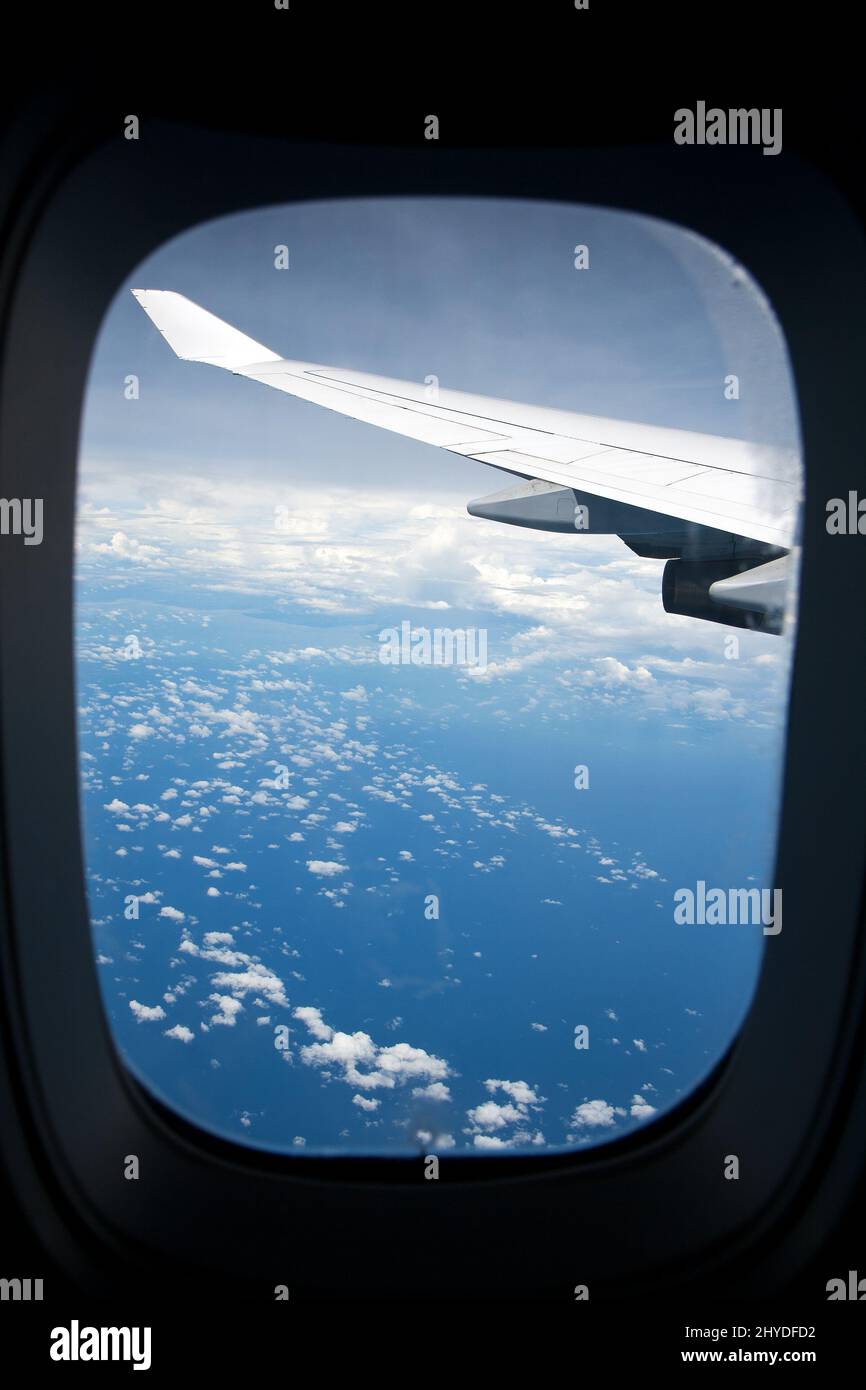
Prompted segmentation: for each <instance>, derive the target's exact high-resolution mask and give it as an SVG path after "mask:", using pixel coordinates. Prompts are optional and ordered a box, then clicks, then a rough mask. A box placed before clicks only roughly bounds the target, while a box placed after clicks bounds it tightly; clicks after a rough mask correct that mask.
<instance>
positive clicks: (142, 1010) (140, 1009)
mask: <svg viewBox="0 0 866 1390" xmlns="http://www.w3.org/2000/svg"><path fill="white" fill-rule="evenodd" d="M129 1007H130V1008H131V1009H132V1012H133V1013H134V1014H135V1017H136V1019H137V1020H138V1022H139V1023H154V1022H156V1021H157V1020H158V1019H160V1018H165V1009H164V1008H163V1007H162V1005H161V1004H156V1005H155V1006H154V1007H153V1008H151V1007H150V1006H149V1005H148V1004H139V1002H138V1000H137V999H130V1001H129Z"/></svg>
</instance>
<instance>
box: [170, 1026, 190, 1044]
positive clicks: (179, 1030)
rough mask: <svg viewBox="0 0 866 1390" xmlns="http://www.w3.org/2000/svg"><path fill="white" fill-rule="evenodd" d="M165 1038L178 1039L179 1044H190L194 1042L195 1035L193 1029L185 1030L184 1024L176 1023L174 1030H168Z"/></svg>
mask: <svg viewBox="0 0 866 1390" xmlns="http://www.w3.org/2000/svg"><path fill="white" fill-rule="evenodd" d="M165 1036H166V1037H167V1038H177V1040H178V1042H183V1043H188V1042H192V1040H193V1036H194V1034H193V1032H192V1029H191V1028H184V1026H183V1024H182V1023H176V1024H175V1026H174V1027H173V1028H166V1030H165Z"/></svg>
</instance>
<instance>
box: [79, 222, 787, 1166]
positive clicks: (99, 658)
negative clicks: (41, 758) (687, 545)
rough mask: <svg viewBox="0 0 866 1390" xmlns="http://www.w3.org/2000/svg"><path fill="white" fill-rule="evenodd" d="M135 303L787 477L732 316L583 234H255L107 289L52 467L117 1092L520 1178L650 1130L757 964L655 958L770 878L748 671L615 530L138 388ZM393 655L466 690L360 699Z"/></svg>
mask: <svg viewBox="0 0 866 1390" xmlns="http://www.w3.org/2000/svg"><path fill="white" fill-rule="evenodd" d="M577 243H585V244H587V245H588V246H589V248H590V269H589V270H588V271H582V272H578V271H576V270H575V269H574V267H573V248H574V246H575V244H577ZM277 244H286V245H288V247H289V252H290V269H289V270H287V271H277V270H275V269H274V264H273V256H274V246H275V245H277ZM133 285H135V286H141V287H145V288H158V289H176V290H179V291H180V292H182V293H184V294H187V295H188V296H189V297H190V298H192V299H194V300H196V301H198V302H199V303H201V304H202V305H203V306H204V307H206V308H208V309H210V310H211V311H213V312H215V313H216V314H218V315H220V316H221V317H223V318H226V319H227V320H229V321H230V322H232V323H233V324H235V325H236V326H237V327H238V328H240V329H241V330H242V331H244V332H246V333H248V334H249V335H250V336H252V337H253V338H255V339H257V340H258V341H261V342H263V343H264V344H266V345H267V346H268V347H270V348H272V349H274V350H276V351H279V352H282V353H285V354H286V355H288V356H292V357H296V358H301V359H304V360H310V361H319V362H324V363H330V364H333V365H342V366H349V367H354V368H356V369H360V370H367V371H373V372H377V373H381V374H385V375H393V376H402V377H405V378H409V379H412V380H423V379H424V378H425V377H426V376H428V375H429V374H435V375H436V376H437V377H438V378H439V380H440V382H441V384H442V385H443V386H453V387H457V388H459V389H465V390H470V391H478V392H482V393H486V394H491V395H496V396H504V397H509V398H512V399H516V400H524V401H529V402H532V403H534V404H540V405H553V406H559V407H563V408H566V409H568V408H570V409H574V410H578V411H583V412H587V413H592V414H601V415H609V416H614V417H619V418H623V419H633V420H643V421H646V422H648V423H658V424H667V425H673V426H678V427H682V428H689V429H697V430H705V431H708V432H715V433H723V434H728V435H732V436H739V437H745V438H752V439H755V440H757V441H759V442H768V443H776V444H783V445H787V446H795V445H796V416H795V409H794V403H793V401H792V399H791V393H790V385H789V380H788V375H787V366H786V362H785V355H784V349H783V345H782V344H781V341H780V339H779V334H778V329H777V327H776V324H775V320H774V318H773V316H772V313H771V312H770V311H769V309H768V306H767V305H766V303H765V302H764V300H763V298H762V296H761V294H760V292H759V291H758V290H757V288H756V287H755V286H754V285H753V284H752V283H751V282H750V281H749V280H748V278H747V277H746V276H744V274H743V272H742V271H741V270H740V269H739V268H738V267H736V266H734V265H733V264H732V263H731V262H730V260H729V259H728V258H727V257H726V256H724V255H723V254H722V253H720V252H718V251H716V250H714V249H713V248H709V247H708V246H707V245H706V243H703V242H701V241H700V240H698V239H697V238H694V237H692V236H691V235H687V234H685V233H681V232H676V230H675V229H668V228H665V227H662V226H661V225H660V224H657V223H653V222H650V221H648V220H647V219H636V218H634V219H633V218H630V217H627V216H624V215H622V214H616V213H611V212H606V211H604V210H597V209H580V208H567V207H561V206H557V205H539V204H528V203H516V202H515V203H507V204H506V203H496V202H482V201H480V200H479V201H469V200H467V201H463V200H460V201H457V200H453V201H452V200H443V201H436V202H433V203H428V204H425V203H423V202H421V201H418V200H415V201H413V200H401V201H387V200H382V201H377V202H364V203H361V202H347V203H326V204H316V205H309V206H303V207H285V208H278V209H268V210H264V211H262V212H259V213H253V214H244V215H241V216H237V217H232V218H228V219H224V220H221V221H220V222H217V223H213V224H209V225H207V226H205V227H203V228H200V229H198V230H195V231H193V232H191V233H188V234H186V235H185V236H183V237H181V238H178V239H176V240H175V241H173V242H171V243H169V244H168V245H167V246H166V247H164V248H163V249H162V250H160V251H159V252H158V253H157V254H156V255H154V256H153V257H151V258H150V259H149V260H148V261H147V262H146V263H145V264H144V265H143V266H141V267H139V268H138V269H137V270H136V271H135V273H134V275H133V276H132V277H130V280H129V282H128V284H127V285H125V286H123V287H122V288H121V290H120V291H119V292H118V295H117V297H116V299H115V302H114V304H113V306H112V308H111V310H110V312H109V314H108V316H107V318H106V321H105V324H104V325H103V329H102V333H101V335H100V340H99V343H98V346H97V350H96V353H95V357H94V362H93V364H92V369H91V383H90V389H89V392H88V399H87V404H86V410H85V419H84V424H83V431H82V444H81V476H80V499H79V528H78V578H79V584H78V609H77V614H78V648H79V657H78V661H79V665H78V680H79V706H80V717H79V727H80V747H81V751H82V763H81V766H82V786H83V805H84V811H85V824H86V843H85V849H86V857H87V863H88V873H89V884H90V894H91V913H92V918H93V922H94V943H95V948H96V951H97V957H98V959H99V960H100V962H101V964H100V971H101V979H102V984H103V994H104V999H105V1003H106V1008H107V1011H108V1014H109V1018H110V1020H111V1024H112V1028H113V1030H114V1034H115V1037H116V1039H117V1041H118V1044H119V1046H120V1047H121V1049H122V1051H123V1054H124V1056H125V1057H126V1059H127V1061H128V1063H129V1065H130V1066H131V1067H132V1068H133V1069H134V1070H135V1071H136V1072H137V1074H139V1075H140V1076H141V1077H142V1079H144V1080H145V1081H146V1082H147V1083H148V1084H150V1085H151V1086H152V1087H153V1089H154V1090H155V1091H156V1092H157V1093H158V1094H160V1095H161V1096H162V1097H163V1099H165V1100H167V1101H168V1102H169V1103H170V1104H173V1105H174V1106H176V1107H177V1108H179V1109H180V1110H182V1111H183V1112H184V1113H185V1114H186V1115H187V1116H188V1117H190V1118H192V1119H194V1120H196V1121H197V1122H199V1123H201V1124H204V1125H206V1126H207V1127H209V1128H211V1129H213V1130H214V1131H216V1132H218V1133H222V1134H226V1135H230V1136H231V1137H234V1138H238V1139H241V1140H243V1141H244V1142H249V1143H258V1144H261V1145H264V1146H266V1147H269V1148H273V1149H292V1150H296V1151H307V1152H313V1151H322V1152H335V1151H339V1152H343V1151H348V1152H361V1151H365V1152H387V1153H395V1152H396V1153H399V1152H409V1151H416V1150H417V1149H418V1148H419V1147H420V1148H422V1149H423V1148H432V1147H436V1148H439V1149H441V1150H443V1151H444V1150H448V1149H456V1150H459V1151H461V1152H462V1151H472V1152H487V1151H495V1150H504V1151H509V1152H510V1151H542V1150H543V1149H545V1148H566V1147H568V1146H570V1145H583V1144H586V1143H592V1142H597V1141H600V1140H606V1139H611V1138H615V1137H617V1136H618V1135H620V1134H623V1133H626V1132H628V1131H629V1130H630V1129H633V1128H635V1127H636V1126H637V1125H640V1124H644V1123H647V1122H648V1121H651V1120H652V1118H653V1116H654V1115H657V1114H660V1113H663V1111H664V1110H665V1109H667V1108H669V1107H670V1106H671V1105H672V1104H675V1103H676V1101H677V1100H678V1099H679V1098H681V1097H682V1095H683V1094H685V1093H687V1092H688V1090H689V1089H690V1088H691V1087H692V1086H693V1085H694V1084H696V1082H697V1081H698V1080H699V1079H700V1078H701V1077H702V1076H703V1075H705V1074H706V1072H707V1071H708V1070H709V1068H710V1067H711V1066H712V1065H713V1063H714V1062H715V1061H716V1060H717V1059H718V1057H719V1056H720V1055H721V1053H722V1051H723V1050H724V1048H725V1047H726V1045H727V1043H728V1042H729V1041H730V1040H731V1038H732V1036H733V1034H734V1032H735V1029H736V1027H737V1025H738V1023H739V1021H740V1019H741V1017H742V1014H743V1011H744V1009H745V1008H746V1007H747V1004H748V1001H749V998H750V995H751V992H752V989H753V987H754V981H755V978H756V971H757V968H758V965H759V961H760V953H761V949H762V941H761V936H760V933H759V929H755V928H750V927H730V928H707V927H705V928H698V927H694V928H682V927H676V926H675V925H674V924H673V909H672V899H673V892H674V889H675V888H676V887H678V886H680V885H689V884H694V882H695V881H696V880H697V879H698V878H703V879H705V880H706V881H707V882H709V883H718V884H721V885H723V886H729V885H743V886H748V884H749V883H751V882H755V883H761V884H764V885H765V886H770V882H771V874H772V856H773V850H774V836H775V815H776V805H777V796H778V775H779V766H780V754H781V740H782V735H783V727H784V707H785V700H786V691H787V663H788V656H789V644H788V642H787V640H786V639H776V638H773V637H769V636H765V635H761V634H754V633H745V632H744V633H740V634H739V637H740V648H739V655H738V656H737V658H736V659H733V660H732V659H729V658H728V657H726V655H725V647H724V639H725V636H726V629H725V628H723V627H720V626H717V625H712V624H701V623H698V622H694V621H692V620H689V619H685V618H678V617H675V616H672V615H668V614H665V613H664V611H663V610H662V607H661V600H660V592H659V590H660V579H661V565H660V564H659V563H657V562H652V561H643V560H639V559H638V558H637V557H636V556H634V555H633V554H632V553H631V552H630V551H629V550H627V549H626V547H625V546H624V545H623V544H622V543H621V542H620V541H618V540H617V539H616V538H614V537H611V538H607V537H591V536H574V537H572V536H557V535H548V534H544V533H536V532H531V531H525V530H521V529H518V528H511V527H499V526H497V525H496V524H495V523H490V522H482V521H479V520H477V519H474V518H470V517H468V516H467V514H466V511H465V505H466V502H467V501H468V500H469V499H470V498H472V497H476V496H480V495H483V494H484V493H488V492H494V491H496V490H497V488H498V487H499V486H502V485H503V483H504V481H505V480H504V479H502V475H499V474H497V473H495V471H493V470H490V469H487V468H485V467H484V466H483V465H481V464H477V463H475V462H473V461H470V460H465V459H461V458H456V457H453V456H450V455H448V454H446V453H444V452H443V451H440V450H434V449H432V448H428V447H427V446H424V445H421V444H419V443H415V442H413V441H411V440H405V439H402V438H399V437H397V436H394V435H391V434H388V433H387V432H384V431H377V430H375V429H373V428H372V427H368V426H365V425H362V424H358V423H357V422H353V421H350V420H347V419H343V418H341V417H338V416H333V415H330V414H329V413H327V412H325V411H322V410H320V409H318V408H317V407H315V406H312V405H309V404H307V403H305V402H300V401H295V400H292V399H290V398H287V397H285V396H284V395H282V394H281V393H278V392H274V391H269V390H268V389H266V388H264V387H261V386H257V385H256V384H254V383H251V382H247V381H243V380H241V379H238V378H234V377H231V376H230V375H228V374H227V373H223V372H219V371H216V370H215V369H212V368H208V367H205V366H201V365H197V364H190V363H183V362H180V361H179V360H178V359H176V358H175V357H174V355H173V354H172V353H171V352H170V350H169V349H168V347H167V346H166V344H165V343H164V342H163V340H162V339H161V337H160V336H159V334H158V333H157V332H156V331H155V329H154V328H153V326H152V325H151V324H150V322H149V321H148V319H147V318H146V316H145V315H144V314H143V313H142V311H141V310H140V308H139V307H138V306H137V305H136V303H135V302H134V300H133V299H132V297H131V295H129V293H128V290H129V288H130V287H131V286H133ZM729 372H736V373H737V374H738V376H739V377H740V383H741V387H740V400H739V401H729V400H726V399H725V397H724V393H723V390H722V385H723V379H724V377H725V375H726V374H727V373H729ZM131 373H132V374H135V375H136V376H137V377H138V378H139V382H140V398H139V399H138V400H132V401H131V400H127V399H125V398H124V391H123V383H124V378H126V377H127V376H128V375H129V374H131ZM278 515H279V517H280V522H279V524H277V520H276V518H277V516H278ZM403 620H409V621H411V622H413V623H414V624H415V625H416V626H417V625H419V624H428V625H433V624H434V623H439V624H447V625H448V626H450V627H458V626H483V627H484V628H485V629H486V630H487V632H488V653H489V665H488V667H487V669H486V670H484V671H477V672H467V671H466V670H433V669H431V668H405V667H386V666H383V665H382V664H381V662H380V661H379V652H378V641H377V635H378V633H379V632H380V630H382V629H383V628H386V627H390V626H399V623H400V622H401V621H403ZM130 637H134V638H135V639H136V643H137V645H138V649H139V650H140V652H141V655H140V656H137V657H135V658H133V659H129V658H128V656H126V655H125V652H126V651H127V650H128V648H129V643H128V640H127V639H128V638H130ZM577 763H581V764H585V765H587V766H588V767H589V770H590V787H589V789H588V790H586V791H581V792H578V791H576V790H575V788H574V785H573V769H574V767H575V765H576V764H577ZM278 769H285V770H286V771H285V773H284V774H282V777H280V774H279V773H278V771H277V770H278ZM286 780H287V781H288V785H284V783H285V782H286ZM430 895H433V896H435V897H436V898H438V900H439V915H438V917H437V918H436V919H435V920H430V919H429V918H427V917H425V912H424V904H425V902H426V901H427V900H428V899H429V897H430ZM130 896H135V897H137V898H138V899H139V904H138V911H139V916H138V919H137V920H136V919H133V920H130V919H129V918H126V917H124V903H125V902H126V900H127V899H128V898H129V897H130ZM772 946H773V943H772V940H771V941H770V942H769V945H768V947H767V949H772ZM580 1024H585V1025H586V1026H588V1028H589V1032H590V1047H589V1048H588V1050H585V1051H578V1050H576V1049H575V1047H574V1043H573V1038H574V1029H575V1027H576V1026H578V1025H580ZM280 1025H288V1026H289V1027H290V1029H291V1030H292V1031H291V1033H290V1035H289V1037H290V1045H289V1047H288V1049H287V1050H281V1049H278V1048H277V1047H275V1046H274V1041H275V1032H274V1030H275V1029H276V1028H277V1027H279V1026H280Z"/></svg>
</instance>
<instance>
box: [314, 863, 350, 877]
mask: <svg viewBox="0 0 866 1390" xmlns="http://www.w3.org/2000/svg"><path fill="white" fill-rule="evenodd" d="M307 868H308V869H309V871H310V873H311V874H318V875H319V877H320V878H334V877H335V875H336V874H344V873H345V872H346V866H345V864H338V863H337V861H336V860H335V859H308V860H307Z"/></svg>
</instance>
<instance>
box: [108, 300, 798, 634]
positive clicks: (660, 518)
mask: <svg viewBox="0 0 866 1390" xmlns="http://www.w3.org/2000/svg"><path fill="white" fill-rule="evenodd" d="M132 293H133V295H134V296H135V298H136V299H137V301H138V303H139V304H140V305H141V307H142V308H143V309H144V311H145V312H146V313H147V315H148V316H149V318H150V319H151V320H152V321H153V323H154V324H155V325H156V327H157V328H158V329H159V331H160V333H161V334H162V336H163V337H164V338H165V340H166V342H167V343H168V344H169V346H170V347H171V348H172V349H173V350H174V352H175V353H176V354H177V355H178V356H179V357H181V358H184V359H185V360H187V361H193V362H205V363H209V364H211V365H212V366H217V367H224V368H225V369H226V370H228V371H231V372H233V373H235V374H236V375H238V376H244V377H249V378H250V379H251V380H253V381H258V382H261V383H262V384H264V385H266V386H273V387H275V388H276V389H277V390H278V391H285V392H286V393H287V394H288V395H291V396H298V397H300V398H301V399H302V400H306V401H312V402H313V403H314V404H316V405H321V406H325V407H326V408H327V409H329V410H334V411H336V412H337V413H338V414H340V415H348V416H349V417H350V418H351V419H354V420H359V421H363V422H364V423H366V424H370V425H376V426H378V427H379V428H380V429H386V430H391V431H393V432H395V433H397V434H402V435H406V436H407V437H408V438H410V439H416V440H420V441H421V442H423V443H426V444H430V445H433V446H435V447H437V448H440V449H446V450H447V451H448V452H450V453H453V454H461V455H463V456H464V457H467V458H472V459H476V460H478V461H479V462H481V463H487V464H491V465H492V466H493V467H495V468H498V469H501V470H503V471H504V472H506V473H511V474H514V475H515V476H516V478H518V479H520V480H521V481H520V482H519V483H518V484H515V485H514V486H512V487H510V488H506V489H505V490H504V491H501V492H498V493H495V494H493V495H492V496H491V497H487V498H482V499H479V500H478V501H475V502H471V503H470V504H469V511H470V513H471V514H472V515H474V516H479V517H485V518H487V519H490V520H495V521H503V522H507V523H510V524H512V525H518V526H529V527H533V528H535V529H540V530H553V531H571V532H578V533H579V532H583V533H588V534H615V535H619V536H621V537H622V538H623V540H624V541H625V542H626V544H627V545H629V546H630V547H631V548H632V549H633V550H634V551H635V552H636V553H637V554H639V555H649V556H654V557H657V558H660V559H667V560H668V566H667V567H666V570H665V575H664V580H663V600H664V605H665V608H666V609H668V611H669V612H679V613H685V614H687V615H688V616H693V617H702V618H708V619H710V620H711V621H715V622H723V623H726V624H728V625H735V626H742V627H753V628H758V629H760V630H763V631H768V632H778V631H781V625H782V614H783V610H784V607H785V598H786V594H787V592H788V585H789V578H790V570H789V567H788V565H787V564H784V563H783V564H782V565H778V564H776V562H777V561H779V560H782V559H783V558H784V557H785V556H786V555H787V553H788V552H789V551H790V550H791V548H792V547H793V546H794V543H795V539H796V526H797V517H798V508H799V501H800V496H799V461H798V458H797V456H796V454H795V453H794V451H787V450H779V449H773V448H770V447H768V446H766V445H758V444H750V443H748V442H746V441H743V440H737V439H726V438H722V437H720V436H716V435H706V434H695V433H691V432H688V431H686V430H674V429H666V428H662V427H659V426H655V425H641V424H635V423H630V422H627V421H622V420H607V419H604V418H602V417H600V416H594V415H578V414H574V413H572V412H571V411H566V410H553V409H547V408H544V407H538V406H532V405H524V404H520V403H518V402H515V401H506V400H498V399H496V398H495V397H491V396H477V395H471V394H468V393H466V392H463V391H452V390H445V389H440V388H438V386H436V385H435V384H431V385H425V384H422V383H416V382H410V381H400V380H398V379H395V378H391V377H379V376H374V375H370V374H368V373H366V372H356V371H350V370H348V369H343V368H337V367H328V366H322V365H320V364H317V363H313V362H297V361H292V360H290V359H287V358H282V357H280V356H278V354H277V353H275V352H271V351H270V350H269V349H268V348H266V347H264V346H263V345H262V344H261V343H257V342H256V341H255V340H254V339H252V338H249V337H247V336H246V335H245V334H243V333H241V332H239V331H238V330H237V329H235V328H233V327H231V325H230V324H227V323H225V322H223V320H221V319H219V318H217V317H216V316H215V315H213V314H211V313H209V312H208V311H207V310H205V309H202V308H200V307H199V306H198V305H197V304H194V303H193V302H192V301H191V300H189V299H187V298H185V296H183V295H181V294H177V293H175V292H174V291H172V290H133V291H132ZM759 565H760V566H761V567H762V570H763V572H762V574H761V576H760V579H759V580H758V582H755V583H751V584H747V583H744V582H743V581H742V580H740V579H739V578H738V576H740V575H741V574H743V573H744V572H745V571H747V570H752V569H756V567H757V566H759ZM768 567H769V568H768Z"/></svg>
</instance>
